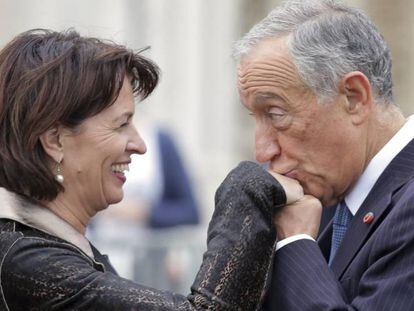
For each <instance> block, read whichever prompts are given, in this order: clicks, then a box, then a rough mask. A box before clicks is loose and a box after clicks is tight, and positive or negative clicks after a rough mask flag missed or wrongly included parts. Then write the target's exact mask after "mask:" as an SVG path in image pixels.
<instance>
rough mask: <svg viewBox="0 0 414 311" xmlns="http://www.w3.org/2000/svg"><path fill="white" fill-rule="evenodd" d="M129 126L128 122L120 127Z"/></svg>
mask: <svg viewBox="0 0 414 311" xmlns="http://www.w3.org/2000/svg"><path fill="white" fill-rule="evenodd" d="M128 125H129V122H125V123H122V124H121V126H120V127H126V126H128Z"/></svg>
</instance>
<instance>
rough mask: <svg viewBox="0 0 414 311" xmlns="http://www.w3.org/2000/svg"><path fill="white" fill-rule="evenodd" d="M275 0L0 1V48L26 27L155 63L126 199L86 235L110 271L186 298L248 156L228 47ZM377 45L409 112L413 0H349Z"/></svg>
mask: <svg viewBox="0 0 414 311" xmlns="http://www.w3.org/2000/svg"><path fill="white" fill-rule="evenodd" d="M279 2H280V1H276V0H226V1H222V0H117V1H114V0H59V1H57V0H31V1H29V0H0V29H1V31H0V46H1V47H2V46H4V45H5V44H6V43H7V42H8V41H10V40H11V39H12V38H13V37H14V36H15V35H17V34H19V33H20V32H23V31H25V30H28V29H31V28H50V29H54V30H59V31H60V30H64V29H67V28H70V27H73V28H75V29H76V30H78V31H79V32H80V33H81V34H82V35H86V36H97V37H101V38H106V39H110V40H113V41H116V42H117V43H120V44H124V45H127V46H128V47H130V48H132V49H139V48H142V47H145V46H150V47H151V49H149V50H148V51H146V52H145V55H146V56H148V57H149V58H151V59H153V60H154V61H155V62H156V63H157V64H158V65H159V66H160V68H161V70H162V76H161V82H160V84H159V86H158V87H157V89H156V90H155V92H154V93H153V95H152V96H151V97H150V98H148V99H147V100H145V102H143V103H140V104H138V105H137V109H136V117H135V122H136V125H137V127H138V129H139V130H140V131H141V132H142V136H143V137H144V139H146V140H147V145H148V152H147V154H146V155H144V156H139V157H136V158H135V159H134V162H133V166H132V167H131V172H130V174H129V176H128V182H127V184H126V190H125V192H126V198H125V202H123V203H122V204H120V205H119V206H114V207H111V208H110V209H109V210H108V211H107V212H105V213H104V215H102V216H101V217H99V218H98V219H97V220H96V221H95V222H94V223H93V224H92V226H91V229H90V232H89V236H90V239H91V240H92V241H93V242H94V243H95V244H96V245H97V246H98V248H100V249H101V250H102V251H103V252H106V253H108V254H109V256H110V258H111V260H112V263H113V265H114V266H115V267H116V268H117V269H118V271H119V272H120V274H121V275H123V276H125V277H128V278H132V279H135V280H137V281H139V282H142V283H144V284H146V285H149V286H156V287H158V288H161V289H171V290H175V291H178V292H182V293H184V294H185V293H188V292H189V286H190V285H191V282H192V280H193V279H194V276H195V273H196V271H197V269H198V267H199V265H200V263H201V256H202V253H203V251H204V249H205V236H206V230H207V225H208V220H209V219H210V217H211V214H212V212H213V207H214V202H213V200H214V192H215V189H216V188H217V187H218V185H219V184H220V182H221V181H222V180H223V178H224V177H225V176H226V174H227V173H228V172H229V170H230V169H231V168H233V167H234V166H236V165H237V163H238V162H239V161H241V160H246V159H248V160H253V159H254V123H253V120H252V119H250V117H249V116H248V114H247V111H246V110H245V109H244V108H243V107H242V106H241V104H240V102H239V100H238V96H237V91H236V87H235V85H236V83H235V67H236V64H235V62H234V60H233V59H232V58H231V49H232V44H233V42H234V41H236V40H237V39H238V38H239V37H240V36H241V35H242V34H243V33H244V32H246V31H247V30H248V29H249V28H250V27H251V26H252V25H253V24H254V23H256V22H257V21H259V20H260V19H261V18H263V17H264V16H265V15H266V13H267V12H268V11H269V10H271V9H272V8H273V7H274V6H276V5H277V4H278V3H279ZM344 2H345V3H349V4H352V5H356V6H358V7H360V8H362V9H364V10H365V11H366V12H367V13H368V14H369V15H370V16H371V18H372V19H373V20H374V22H375V23H376V24H377V26H378V27H379V29H380V30H381V32H382V33H383V35H384V36H385V38H386V39H387V41H388V43H389V45H390V48H391V51H392V55H393V61H394V72H393V73H394V83H395V94H396V98H397V103H398V104H399V105H400V107H401V109H402V110H403V112H404V113H405V115H409V114H411V113H413V112H414V105H412V103H411V101H412V100H413V99H414V87H413V85H414V70H413V69H414V40H413V39H414V15H413V13H412V12H414V1H410V0H396V1H389V0H352V1H351V0H348V1H344Z"/></svg>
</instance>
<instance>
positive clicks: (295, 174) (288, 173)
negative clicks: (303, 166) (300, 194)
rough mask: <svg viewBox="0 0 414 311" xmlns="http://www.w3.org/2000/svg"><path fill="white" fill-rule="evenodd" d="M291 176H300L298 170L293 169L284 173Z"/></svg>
mask: <svg viewBox="0 0 414 311" xmlns="http://www.w3.org/2000/svg"><path fill="white" fill-rule="evenodd" d="M283 175H285V176H287V177H289V178H293V179H297V178H298V172H297V171H296V170H291V171H289V172H287V173H286V174H283Z"/></svg>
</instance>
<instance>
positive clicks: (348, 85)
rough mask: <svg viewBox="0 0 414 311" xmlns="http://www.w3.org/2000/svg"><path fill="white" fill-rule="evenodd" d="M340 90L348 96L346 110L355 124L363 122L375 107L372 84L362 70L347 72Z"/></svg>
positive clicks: (341, 82)
mask: <svg viewBox="0 0 414 311" xmlns="http://www.w3.org/2000/svg"><path fill="white" fill-rule="evenodd" d="M339 91H340V93H341V94H344V95H345V97H346V101H345V110H346V112H348V113H349V114H350V116H351V117H352V121H353V123H354V124H356V125H358V124H361V123H363V122H364V121H365V120H366V119H367V117H368V116H369V115H370V112H371V111H372V109H373V108H374V99H373V94H372V88H371V84H370V82H369V80H368V78H367V77H366V76H365V75H364V74H363V73H362V72H360V71H353V72H350V73H348V74H346V75H345V76H344V77H343V78H342V79H341V81H340V84H339Z"/></svg>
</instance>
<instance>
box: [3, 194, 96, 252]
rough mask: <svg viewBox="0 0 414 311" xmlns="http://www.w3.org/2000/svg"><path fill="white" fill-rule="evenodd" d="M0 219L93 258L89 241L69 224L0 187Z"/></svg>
mask: <svg viewBox="0 0 414 311" xmlns="http://www.w3.org/2000/svg"><path fill="white" fill-rule="evenodd" d="M0 202H1V203H0V204H1V208H0V218H7V219H12V220H15V221H17V222H20V223H22V224H25V225H27V226H29V227H32V228H35V229H38V230H40V231H43V232H45V233H48V234H51V235H53V236H56V237H58V238H61V239H63V240H65V241H67V242H69V243H72V244H74V245H75V246H77V247H78V248H80V249H81V250H82V251H83V252H85V253H86V254H87V255H88V256H89V257H91V258H93V252H92V249H91V245H90V244H89V241H88V240H87V239H86V237H85V236H84V235H82V234H81V233H79V232H78V231H77V230H76V229H74V228H73V227H72V226H71V225H70V224H68V223H67V222H66V221H64V220H63V219H62V218H60V217H59V216H57V215H56V214H55V213H53V212H52V211H51V210H49V209H48V208H46V207H43V206H39V205H35V204H33V203H31V202H28V201H27V200H25V199H24V198H23V197H21V196H19V195H16V194H15V193H13V192H10V191H8V190H6V189H4V188H1V187H0Z"/></svg>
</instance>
